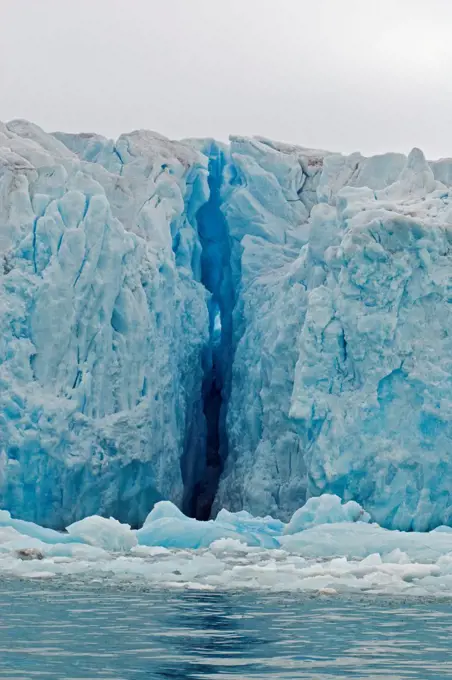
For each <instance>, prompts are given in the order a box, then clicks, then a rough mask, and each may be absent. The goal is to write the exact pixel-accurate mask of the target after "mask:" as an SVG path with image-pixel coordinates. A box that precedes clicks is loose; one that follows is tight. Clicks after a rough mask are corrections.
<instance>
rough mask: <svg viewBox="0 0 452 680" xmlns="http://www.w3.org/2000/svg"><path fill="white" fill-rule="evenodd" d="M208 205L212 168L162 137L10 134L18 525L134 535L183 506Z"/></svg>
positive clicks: (10, 352)
mask: <svg viewBox="0 0 452 680" xmlns="http://www.w3.org/2000/svg"><path fill="white" fill-rule="evenodd" d="M207 196H208V186H207V161H206V159H205V157H203V156H201V155H200V154H199V153H197V152H196V151H195V150H194V149H192V148H190V147H189V146H187V145H183V144H177V143H172V142H170V141H169V140H166V139H165V138H163V137H160V136H158V135H155V134H153V133H148V132H136V133H132V134H130V135H124V136H122V137H121V138H120V139H119V140H118V142H117V143H116V144H113V143H112V142H110V141H108V140H105V139H103V138H102V137H98V136H94V135H85V136H84V135H80V136H78V135H77V136H70V135H56V136H51V135H47V134H44V133H43V132H42V131H41V130H40V129H39V128H37V127H36V126H33V125H31V124H29V123H25V122H21V121H19V122H13V123H10V124H9V125H7V126H3V127H2V128H1V130H0V232H1V250H2V275H1V277H0V286H1V291H0V319H1V328H2V332H1V336H0V382H1V390H0V440H1V458H0V499H1V505H2V507H6V508H10V509H11V510H12V511H13V512H14V514H15V515H16V516H20V517H23V518H26V519H32V520H34V521H37V522H40V523H42V524H45V525H49V526H54V527H60V526H64V524H65V523H67V522H68V521H71V520H74V519H79V518H80V517H83V516H85V515H88V514H92V513H93V512H100V513H101V514H105V515H110V514H111V515H114V516H115V517H117V518H119V519H121V518H123V519H124V520H126V521H129V522H131V523H132V524H137V523H140V522H141V521H143V519H144V517H145V516H146V514H147V512H148V510H149V508H150V507H152V505H153V503H154V502H155V501H156V500H158V499H160V498H170V499H174V502H176V503H178V504H179V505H181V504H182V503H183V494H184V487H183V479H182V477H183V475H184V474H187V481H188V482H189V481H190V480H189V479H188V477H189V476H190V474H191V471H190V470H188V469H187V470H184V465H185V462H186V460H187V459H190V457H191V455H192V454H191V446H196V440H197V438H198V437H199V433H198V431H197V428H198V427H201V425H200V423H201V421H202V418H201V416H202V400H201V383H202V376H203V368H202V355H203V352H204V347H205V345H206V342H207V339H208V315H207V306H206V291H205V288H204V286H203V285H202V284H201V283H200V279H201V245H200V242H199V237H198V234H197V230H196V228H195V224H196V213H197V211H198V209H199V208H200V206H201V205H203V203H205V201H206V200H207ZM181 464H182V470H181Z"/></svg>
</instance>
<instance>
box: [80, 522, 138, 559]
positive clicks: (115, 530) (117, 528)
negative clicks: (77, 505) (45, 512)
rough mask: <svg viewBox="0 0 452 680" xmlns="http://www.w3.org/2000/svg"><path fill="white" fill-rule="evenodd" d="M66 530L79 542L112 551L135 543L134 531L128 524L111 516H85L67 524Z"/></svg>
mask: <svg viewBox="0 0 452 680" xmlns="http://www.w3.org/2000/svg"><path fill="white" fill-rule="evenodd" d="M67 532H68V534H69V535H70V536H72V537H73V538H75V539H78V540H79V541H81V542H85V543H88V544H89V545H92V546H96V547H99V548H103V549H104V550H109V551H112V552H121V551H126V550H130V549H131V548H134V547H135V546H136V545H137V537H136V533H135V532H134V531H132V530H131V528H130V525H129V524H121V522H118V520H116V519H113V517H110V519H106V518H105V517H98V516H97V515H94V516H93V517H86V518H85V519H81V520H80V521H79V522H74V524H71V525H70V526H68V528H67Z"/></svg>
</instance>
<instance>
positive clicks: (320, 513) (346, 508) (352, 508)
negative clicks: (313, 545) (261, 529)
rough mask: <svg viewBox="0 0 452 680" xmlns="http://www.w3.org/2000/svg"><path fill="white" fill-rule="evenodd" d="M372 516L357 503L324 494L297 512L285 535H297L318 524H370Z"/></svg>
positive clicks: (310, 500) (285, 530) (308, 502)
mask: <svg viewBox="0 0 452 680" xmlns="http://www.w3.org/2000/svg"><path fill="white" fill-rule="evenodd" d="M369 521H370V515H369V514H368V513H367V512H365V510H364V509H363V508H362V507H361V506H360V505H359V503H355V501H348V503H344V504H343V503H342V501H341V499H340V498H339V496H334V495H331V494H323V495H322V496H318V497H316V498H310V499H309V500H308V501H307V502H306V504H305V505H304V506H303V507H302V508H300V509H299V510H297V511H296V512H295V513H294V514H293V516H292V519H291V520H290V522H289V524H288V525H287V526H286V527H285V529H284V533H285V534H296V533H297V532H298V531H303V530H304V529H310V528H311V527H313V526H316V525H317V524H333V523H335V522H369Z"/></svg>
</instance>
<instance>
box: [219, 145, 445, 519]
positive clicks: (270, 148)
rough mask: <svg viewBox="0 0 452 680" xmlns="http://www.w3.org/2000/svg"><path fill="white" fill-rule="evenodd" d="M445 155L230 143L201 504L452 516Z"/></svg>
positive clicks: (280, 512)
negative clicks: (428, 157) (220, 320)
mask: <svg viewBox="0 0 452 680" xmlns="http://www.w3.org/2000/svg"><path fill="white" fill-rule="evenodd" d="M451 168H452V163H451V162H450V161H448V160H444V161H438V162H436V163H432V164H428V163H427V162H426V161H425V159H424V157H423V155H422V153H421V152H420V151H418V150H414V151H413V152H412V153H411V154H410V156H409V157H408V158H406V157H405V156H403V155H401V154H384V155H381V156H375V157H372V158H368V159H366V158H363V157H362V156H360V155H359V154H352V155H351V156H348V157H347V156H342V155H339V154H329V153H326V152H314V151H309V150H305V149H298V148H296V147H289V146H287V145H277V144H275V143H272V142H268V141H267V140H242V139H233V140H232V143H231V167H230V169H229V180H228V182H229V186H228V188H227V189H226V190H225V191H224V203H223V207H222V208H223V211H224V214H225V216H226V218H227V221H228V224H229V228H230V234H231V238H232V242H233V243H234V247H233V251H232V252H233V263H234V265H233V269H234V271H235V272H236V273H237V274H236V305H235V309H234V313H233V319H234V346H235V349H234V352H235V354H234V361H233V366H232V386H231V397H230V401H229V405H228V415H227V424H228V428H227V433H228V437H229V457H228V460H227V463H226V467H225V470H224V473H223V476H222V479H221V482H220V489H219V493H218V496H217V501H216V507H217V508H219V507H223V506H224V507H227V508H229V509H231V510H235V511H237V510H239V509H241V508H245V509H247V510H249V511H250V512H252V513H255V514H265V513H267V512H269V513H270V514H272V515H275V516H278V517H281V518H283V519H288V517H289V516H290V515H291V513H292V512H293V511H294V510H295V509H296V508H297V506H298V505H300V504H301V503H302V502H303V501H304V500H305V499H306V498H307V497H309V496H317V495H320V494H322V493H333V494H338V495H339V496H340V497H341V498H343V499H345V500H355V501H358V502H359V503H361V504H362V505H363V506H364V508H365V509H366V510H368V511H369V512H370V513H371V514H372V516H373V517H374V518H375V519H376V520H377V521H378V522H379V523H381V524H382V525H384V526H388V527H394V528H400V529H408V530H409V529H416V530H426V529H429V528H432V527H434V526H437V525H439V524H443V523H444V524H448V523H450V522H451V521H452V512H451V508H452V499H451V492H452V464H451V462H450V461H451V457H450V452H451V444H452V426H451V422H452V421H451V415H452V411H451V407H452V364H451V360H450V356H451V349H452V346H451V345H450V342H451V340H450V338H451V329H452V316H451V311H452V308H451V301H452V297H451V292H450V290H451V289H450V286H451V281H452V279H451V276H452V255H451V243H452V211H451V205H452V204H451V199H450V196H449V186H450V184H451V182H450V179H451V174H450V173H451Z"/></svg>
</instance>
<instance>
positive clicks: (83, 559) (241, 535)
mask: <svg viewBox="0 0 452 680" xmlns="http://www.w3.org/2000/svg"><path fill="white" fill-rule="evenodd" d="M315 500H316V501H317V503H316V504H314V507H313V504H312V501H311V510H310V511H309V508H308V512H309V513H310V514H309V516H310V521H309V523H310V525H311V527H310V528H309V529H305V530H302V531H297V532H295V533H290V531H288V526H289V525H284V524H283V523H281V522H279V521H278V520H273V519H272V518H271V517H266V518H253V517H251V516H250V515H248V514H242V513H237V514H236V515H235V516H234V517H231V515H230V513H222V516H221V517H220V518H219V519H218V520H217V521H213V522H209V523H203V522H197V521H196V520H193V519H189V518H186V517H184V516H183V515H181V513H180V512H179V511H178V510H177V508H176V507H175V506H173V505H172V504H170V503H168V502H164V503H160V504H158V505H157V506H156V508H155V511H154V512H153V513H151V514H150V516H149V517H148V519H147V521H146V522H145V524H144V526H143V528H142V529H140V530H138V531H133V530H131V529H130V527H129V526H128V525H124V524H120V523H119V522H116V521H115V520H107V519H105V518H100V517H90V518H86V519H85V520H83V521H81V522H77V523H76V524H74V525H72V527H68V531H69V532H70V533H69V534H66V533H61V534H58V535H59V536H60V537H61V542H55V536H54V533H55V534H57V533H58V532H51V533H46V531H42V529H41V528H40V527H38V526H35V527H34V528H33V527H31V526H28V528H27V527H22V528H27V533H26V534H25V533H20V532H19V531H18V527H20V526H21V525H20V524H19V523H18V522H17V520H14V519H10V520H9V522H8V516H7V513H4V514H2V526H1V527H0V576H1V577H2V578H25V579H63V580H67V579H71V581H72V582H77V583H79V584H90V585H97V586H99V587H101V586H105V587H108V586H109V585H113V586H114V585H115V584H116V585H117V584H121V585H122V587H125V586H129V587H134V588H146V587H150V586H152V587H158V588H168V589H180V588H185V589H199V590H225V589H233V590H249V589H253V590H265V591H270V592H286V591H291V592H307V593H312V594H315V595H317V596H322V597H332V596H334V595H336V594H341V593H362V594H370V595H374V596H375V595H386V596H390V597H394V596H404V597H425V596H431V597H452V533H451V532H450V531H447V530H439V529H438V530H435V531H432V532H429V533H416V532H401V531H390V530H388V529H383V528H381V527H379V526H378V525H377V524H375V523H373V524H370V523H368V522H367V521H360V520H359V519H357V521H348V522H347V521H340V522H332V523H326V524H323V523H320V524H317V523H316V517H317V518H318V520H319V521H322V520H321V517H322V512H323V517H326V518H327V520H326V521H329V520H333V519H334V517H333V510H332V508H333V509H334V511H335V512H336V513H337V514H338V517H339V519H341V516H344V514H346V513H347V512H348V510H347V508H346V506H345V505H342V506H341V504H340V503H339V504H338V503H337V502H336V500H335V499H334V498H333V499H332V498H331V497H328V496H324V497H321V498H319V499H315ZM355 510H356V509H355ZM295 514H296V515H297V513H295ZM358 514H359V513H358ZM306 516H307V515H306ZM361 516H362V514H361ZM354 517H355V519H356V513H354ZM299 518H300V514H299V513H298V520H297V517H295V520H296V521H299ZM364 519H367V518H365V517H364ZM25 524H28V523H23V525H25ZM294 527H295V521H293V522H292V529H294ZM37 536H40V538H37ZM68 536H69V537H70V538H71V540H72V541H74V540H75V541H76V542H71V543H68V542H65V540H66V539H67V538H68ZM263 536H266V537H267V539H268V540H269V543H268V545H269V546H270V547H263V544H265V539H263Z"/></svg>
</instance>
